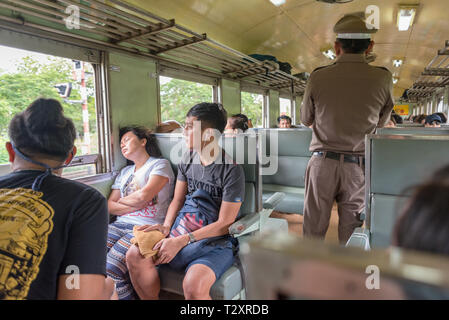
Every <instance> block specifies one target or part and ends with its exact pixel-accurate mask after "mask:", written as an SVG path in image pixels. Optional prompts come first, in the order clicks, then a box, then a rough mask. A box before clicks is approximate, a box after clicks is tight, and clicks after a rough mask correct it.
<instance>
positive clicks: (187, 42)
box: [151, 33, 207, 54]
mask: <svg viewBox="0 0 449 320" xmlns="http://www.w3.org/2000/svg"><path fill="white" fill-rule="evenodd" d="M206 40H207V35H206V34H205V33H203V34H202V35H201V37H197V36H195V37H191V38H188V39H182V40H181V41H180V42H174V44H172V45H166V46H165V48H163V49H161V50H157V51H153V52H151V53H152V54H159V53H162V52H167V51H169V50H174V49H177V48H182V47H186V46H190V45H192V44H194V43H198V42H202V41H206Z"/></svg>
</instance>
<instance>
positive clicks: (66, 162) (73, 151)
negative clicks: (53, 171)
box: [64, 146, 77, 165]
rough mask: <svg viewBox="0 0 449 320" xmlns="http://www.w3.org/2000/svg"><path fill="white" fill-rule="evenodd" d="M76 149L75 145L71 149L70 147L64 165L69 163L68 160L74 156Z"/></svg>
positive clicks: (70, 160)
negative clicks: (70, 149)
mask: <svg viewBox="0 0 449 320" xmlns="http://www.w3.org/2000/svg"><path fill="white" fill-rule="evenodd" d="M76 151H77V149H76V147H75V146H73V149H72V151H71V152H70V155H69V157H68V158H67V159H66V160H65V162H64V164H65V165H69V164H70V162H72V160H73V158H74V157H75V155H76Z"/></svg>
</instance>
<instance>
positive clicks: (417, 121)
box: [413, 114, 427, 124]
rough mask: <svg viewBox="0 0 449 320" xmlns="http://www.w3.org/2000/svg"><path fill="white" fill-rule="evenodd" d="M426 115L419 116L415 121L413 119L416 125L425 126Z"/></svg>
mask: <svg viewBox="0 0 449 320" xmlns="http://www.w3.org/2000/svg"><path fill="white" fill-rule="evenodd" d="M426 117H427V115H426V114H420V115H418V116H416V117H415V119H413V122H414V123H419V124H424V122H425V121H426Z"/></svg>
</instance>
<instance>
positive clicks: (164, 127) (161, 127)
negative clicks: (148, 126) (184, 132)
mask: <svg viewBox="0 0 449 320" xmlns="http://www.w3.org/2000/svg"><path fill="white" fill-rule="evenodd" d="M179 128H182V127H181V124H179V122H178V121H176V120H167V121H164V122H162V123H160V124H158V125H157V127H156V129H155V130H154V131H155V133H170V132H173V131H174V130H176V129H179Z"/></svg>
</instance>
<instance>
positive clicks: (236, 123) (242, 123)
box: [229, 113, 249, 132]
mask: <svg viewBox="0 0 449 320" xmlns="http://www.w3.org/2000/svg"><path fill="white" fill-rule="evenodd" d="M229 125H230V126H231V128H232V129H240V130H242V131H243V132H245V131H246V130H248V128H249V127H248V117H247V116H245V115H244V114H242V113H238V114H234V115H233V116H231V117H230V118H229Z"/></svg>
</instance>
